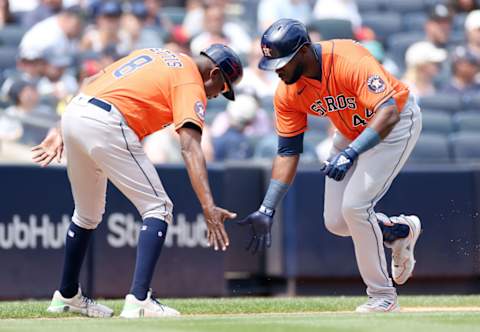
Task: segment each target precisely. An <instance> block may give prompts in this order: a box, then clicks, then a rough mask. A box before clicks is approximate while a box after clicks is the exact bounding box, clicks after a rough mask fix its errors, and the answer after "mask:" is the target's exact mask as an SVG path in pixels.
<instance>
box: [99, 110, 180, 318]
mask: <svg viewBox="0 0 480 332" xmlns="http://www.w3.org/2000/svg"><path fill="white" fill-rule="evenodd" d="M112 111H113V112H116V111H115V110H112ZM112 121H116V122H115V123H112V124H111V127H113V128H114V130H115V131H116V132H115V134H114V135H112V137H111V138H110V139H109V147H108V148H106V149H105V150H104V151H98V156H96V155H95V153H94V158H95V160H96V162H97V163H98V164H99V165H100V166H101V168H102V169H103V171H104V172H105V173H106V174H107V177H108V178H109V179H110V181H111V182H112V183H113V184H114V185H115V186H116V187H117V188H118V189H119V190H120V191H121V192H122V193H123V194H124V195H125V196H126V197H127V198H128V199H129V200H130V201H131V202H132V203H133V204H134V205H135V207H136V208H137V210H138V211H139V213H140V215H141V216H142V219H143V225H142V226H141V229H140V234H139V238H138V244H137V258H136V264H135V272H134V276H133V281H132V286H131V289H130V294H128V295H127V297H126V301H125V306H124V309H123V311H122V314H121V316H122V317H126V318H136V317H141V316H153V317H160V316H172V315H178V312H177V311H176V310H174V309H171V308H168V307H167V306H164V305H162V304H160V303H158V301H156V300H155V299H153V298H152V296H151V292H150V291H149V289H150V283H151V280H152V277H153V273H154V270H155V265H156V262H157V260H158V257H159V256H160V253H161V250H162V247H163V244H164V241H165V237H166V233H167V228H168V223H170V222H171V220H172V211H173V204H172V202H171V200H170V198H169V197H168V196H167V194H166V192H165V189H164V188H163V185H162V183H161V181H160V178H159V176H158V173H157V171H156V169H155V167H154V166H153V164H152V163H151V162H150V161H149V160H148V158H147V156H146V155H145V152H144V150H143V147H142V145H141V143H140V141H139V140H138V137H137V136H136V135H135V133H134V132H133V131H132V130H131V129H130V128H129V127H128V126H126V125H125V124H124V123H123V121H122V118H121V117H120V116H119V115H118V114H116V113H113V114H112Z"/></svg>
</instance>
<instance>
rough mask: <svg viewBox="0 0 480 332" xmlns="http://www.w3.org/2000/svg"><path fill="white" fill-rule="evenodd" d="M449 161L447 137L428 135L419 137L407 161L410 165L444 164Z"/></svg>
mask: <svg viewBox="0 0 480 332" xmlns="http://www.w3.org/2000/svg"><path fill="white" fill-rule="evenodd" d="M450 161H451V158H450V150H449V144H448V138H447V136H446V135H441V134H429V133H424V134H421V135H420V138H419V139H418V142H417V144H416V145H415V148H414V149H413V151H412V154H411V155H410V159H409V162H412V163H433V162H435V163H445V162H450Z"/></svg>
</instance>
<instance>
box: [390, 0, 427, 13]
mask: <svg viewBox="0 0 480 332" xmlns="http://www.w3.org/2000/svg"><path fill="white" fill-rule="evenodd" d="M388 8H389V10H391V11H393V12H396V13H402V14H407V13H408V14H410V13H413V12H422V11H424V9H425V4H424V3H423V1H419V0H390V1H388Z"/></svg>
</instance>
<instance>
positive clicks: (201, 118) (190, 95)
mask: <svg viewBox="0 0 480 332" xmlns="http://www.w3.org/2000/svg"><path fill="white" fill-rule="evenodd" d="M206 99H207V98H206V96H205V90H204V89H203V87H201V86H200V85H199V84H196V83H189V84H181V85H177V86H176V87H174V88H173V96H172V112H173V123H174V125H175V130H178V129H180V128H181V127H182V126H183V125H184V124H185V123H187V122H191V123H194V124H196V125H197V126H199V127H200V129H202V128H203V124H204V122H205V105H206Z"/></svg>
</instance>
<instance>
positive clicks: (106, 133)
mask: <svg viewBox="0 0 480 332" xmlns="http://www.w3.org/2000/svg"><path fill="white" fill-rule="evenodd" d="M241 77H242V65H241V62H240V59H239V58H238V56H237V55H236V54H235V53H234V52H233V51H232V50H231V49H230V48H228V47H227V46H224V45H220V44H215V45H212V46H211V47H209V48H207V49H206V50H205V51H203V52H202V53H201V55H200V56H198V57H195V58H190V57H189V56H187V55H185V54H182V53H175V52H172V51H170V50H167V49H158V48H149V49H142V50H138V51H134V52H132V53H131V54H130V55H128V56H127V57H125V58H123V59H120V60H118V61H117V62H115V63H113V64H111V65H110V66H108V67H107V68H106V69H104V70H103V71H102V72H101V73H99V74H97V75H95V76H94V77H92V78H91V79H90V80H89V82H88V83H87V84H86V86H85V87H83V88H82V89H81V93H80V94H79V95H77V96H76V97H75V98H73V100H72V101H71V102H70V103H69V105H68V107H67V110H66V112H65V114H64V115H63V117H62V122H61V128H62V134H63V140H62V136H61V135H60V134H59V133H58V132H53V133H51V134H50V135H49V136H47V138H46V139H45V140H44V142H42V144H40V145H39V146H37V147H34V148H33V151H34V161H36V162H37V163H39V164H40V165H42V166H46V165H48V164H49V163H50V162H51V161H52V160H53V159H54V158H61V153H62V148H63V142H64V144H65V150H66V155H67V170H68V176H69V180H70V183H71V187H72V193H73V198H74V201H75V211H74V213H73V218H72V223H71V225H70V228H69V230H68V232H67V238H66V245H65V260H64V267H63V275H62V280H61V285H60V288H59V290H57V291H55V293H54V295H53V299H52V302H51V304H50V306H49V308H48V311H50V312H65V311H70V312H78V313H80V314H83V315H87V316H91V317H109V316H112V314H113V311H112V310H111V309H110V308H108V307H106V306H104V305H101V304H98V303H96V302H94V301H93V300H91V299H89V298H87V297H85V296H84V295H83V294H82V292H81V290H80V288H79V284H78V279H79V273H80V268H81V264H82V261H83V258H84V255H85V252H86V250H87V246H88V242H89V239H90V237H91V234H92V232H93V230H94V229H95V228H96V227H97V226H98V224H99V223H100V222H101V219H102V215H103V213H104V209H105V193H106V186H107V179H109V180H110V181H111V182H112V183H113V184H114V185H115V186H116V187H117V188H118V189H119V190H120V191H121V192H122V193H123V194H124V195H125V196H126V197H127V198H128V199H129V200H130V201H131V202H132V203H133V204H134V205H135V207H136V208H137V210H138V212H139V213H140V215H141V216H142V219H143V225H142V226H141V229H140V234H139V239H138V246H137V259H136V264H135V273H134V276H133V281H132V286H131V289H130V294H128V295H127V296H126V298H125V305H124V307H123V310H122V313H121V317H125V318H137V317H142V316H145V317H162V316H176V315H178V314H179V313H178V312H177V311H176V310H174V309H172V308H169V307H167V306H165V305H162V304H160V303H159V302H158V301H157V300H155V299H154V298H153V297H152V294H151V291H150V290H149V287H150V282H151V280H152V276H153V272H154V268H155V263H156V261H157V259H158V256H159V255H160V251H161V248H162V245H163V242H164V239H165V235H166V232H167V228H168V224H169V223H170V222H171V220H172V209H173V204H172V202H171V201H170V199H169V197H168V196H167V194H166V193H165V190H164V188H163V186H162V183H161V181H160V178H159V177H158V174H157V172H156V170H155V168H154V166H153V165H152V163H151V162H150V161H149V160H148V159H147V157H146V155H145V153H144V151H143V148H142V144H141V140H142V139H143V138H144V137H145V136H146V135H149V134H151V133H153V132H155V131H157V130H161V129H162V128H164V127H166V126H168V125H173V126H175V129H176V130H177V132H178V134H179V136H180V144H181V149H182V156H183V158H184V160H185V165H186V167H187V171H188V175H189V177H190V180H191V183H192V186H193V189H194V191H195V193H196V195H197V197H198V199H199V201H200V203H201V206H202V208H203V213H204V215H205V220H206V223H207V229H208V242H209V244H211V245H213V246H214V248H215V250H218V249H219V248H221V249H222V250H226V248H227V247H228V245H229V239H228V235H227V233H226V232H225V228H224V225H223V223H224V221H225V220H226V219H231V218H234V217H235V216H236V214H235V213H232V212H229V211H227V210H224V209H222V208H220V207H217V206H216V205H215V202H214V200H213V198H212V195H211V191H210V187H209V183H208V177H207V170H206V163H205V159H204V156H203V153H202V150H201V148H200V138H201V134H202V128H203V124H204V116H205V107H206V103H207V98H208V99H210V98H215V97H217V96H218V94H220V93H222V94H223V95H224V96H225V97H226V98H228V99H230V100H234V99H235V98H234V91H233V86H234V84H236V83H238V82H239V81H240V79H241Z"/></svg>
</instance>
